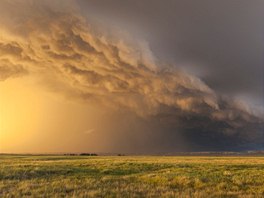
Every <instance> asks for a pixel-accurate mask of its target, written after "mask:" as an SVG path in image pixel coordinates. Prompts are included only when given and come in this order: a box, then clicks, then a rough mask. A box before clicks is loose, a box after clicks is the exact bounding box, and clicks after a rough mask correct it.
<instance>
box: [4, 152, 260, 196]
mask: <svg viewBox="0 0 264 198" xmlns="http://www.w3.org/2000/svg"><path fill="white" fill-rule="evenodd" d="M0 197H122V198H123V197H264V158H263V157H143V156H142V157H126V156H122V157H121V156H120V157H118V156H117V157H109V156H107V157H100V156H97V157H89V156H7V155H0Z"/></svg>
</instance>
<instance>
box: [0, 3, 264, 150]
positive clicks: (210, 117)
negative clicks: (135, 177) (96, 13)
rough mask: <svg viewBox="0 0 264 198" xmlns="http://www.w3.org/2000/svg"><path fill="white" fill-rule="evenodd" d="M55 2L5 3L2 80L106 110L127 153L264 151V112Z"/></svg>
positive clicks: (116, 138) (114, 141)
mask: <svg viewBox="0 0 264 198" xmlns="http://www.w3.org/2000/svg"><path fill="white" fill-rule="evenodd" d="M58 2H59V1H56V3H52V1H45V3H38V2H36V1H23V2H21V1H17V3H19V5H16V6H15V7H14V6H13V1H12V2H11V1H7V0H4V1H1V3H0V5H1V6H0V7H1V8H0V13H1V14H0V15H1V19H0V22H1V26H0V28H1V34H0V81H6V80H12V79H13V78H19V77H22V76H24V77H26V76H30V75H34V76H37V77H38V78H44V81H43V83H42V84H43V85H42V86H43V87H45V86H46V87H49V88H50V90H51V91H53V92H58V93H60V94H61V95H64V96H65V97H66V98H67V97H68V98H69V100H76V101H79V102H80V103H88V104H89V103H90V104H95V105H97V106H100V108H102V107H103V108H106V109H108V110H109V111H110V112H112V113H113V114H114V115H115V116H114V118H106V119H108V120H109V122H110V121H111V122H116V123H117V124H116V125H115V127H112V128H109V130H106V129H105V133H106V134H107V133H108V134H107V135H106V136H109V137H110V136H111V134H114V133H119V134H118V135H113V136H112V137H113V139H111V140H109V142H112V145H117V144H118V142H120V141H123V142H128V141H130V140H131V141H132V142H130V144H131V145H134V147H133V146H131V147H128V148H126V149H127V151H128V152H133V151H135V150H133V149H132V148H135V147H137V148H138V150H136V151H137V152H151V151H155V152H157V151H162V152H172V151H183V150H195V149H198V150H231V149H233V150H243V149H257V148H262V146H263V143H264V142H263V138H264V136H263V135H264V134H263V132H264V131H263V126H264V117H263V114H261V112H257V111H256V110H254V109H252V108H250V107H249V106H248V105H247V104H246V103H244V102H242V101H239V100H237V99H232V98H230V97H227V96H223V95H221V93H218V92H217V91H215V90H213V89H212V88H210V87H209V86H208V85H207V84H206V83H205V82H203V80H202V79H199V78H198V77H195V76H194V75H191V74H188V73H187V72H185V71H182V70H180V69H176V67H172V66H171V65H168V64H165V63H163V62H162V61H161V60H159V59H158V58H156V57H155V55H153V52H152V51H151V49H150V48H149V45H148V43H147V42H145V41H142V40H137V39H133V37H132V36H131V38H129V39H127V38H122V37H121V36H120V34H116V35H115V34H114V33H111V34H109V33H108V32H107V31H108V29H107V28H104V27H100V25H96V24H95V23H94V22H93V23H90V22H89V18H88V19H87V18H86V17H84V16H82V15H81V14H80V13H79V12H78V9H79V8H78V6H77V5H76V4H75V3H73V2H71V1H67V5H64V7H60V6H59V3H58ZM63 2H64V1H63ZM61 3H62V1H61ZM11 7H12V10H13V11H12V12H4V10H5V9H7V8H10V9H11ZM25 8H26V11H25ZM175 64H177V63H175ZM0 83H1V82H0ZM125 120H127V122H128V123H131V122H132V123H135V126H136V127H135V128H133V130H132V129H131V126H130V125H126V124H125ZM102 122H104V120H102ZM118 123H119V124H118ZM117 131H119V132H117ZM88 132H89V133H92V134H91V135H94V134H95V133H97V130H95V129H92V130H89V131H88ZM88 132H87V133H88ZM131 137H133V138H131ZM98 141H99V140H98ZM122 144H124V143H122ZM122 144H121V143H120V145H122ZM135 145H136V146H135ZM186 145H188V146H186ZM113 147H114V146H113ZM117 148H118V149H122V146H120V148H119V147H117ZM117 148H113V150H114V149H117Z"/></svg>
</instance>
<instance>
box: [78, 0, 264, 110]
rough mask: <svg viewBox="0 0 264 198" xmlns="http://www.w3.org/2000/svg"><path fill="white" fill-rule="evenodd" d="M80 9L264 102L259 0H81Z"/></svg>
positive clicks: (209, 79) (226, 88) (219, 86)
mask: <svg viewBox="0 0 264 198" xmlns="http://www.w3.org/2000/svg"><path fill="white" fill-rule="evenodd" d="M79 4H80V5H81V9H82V11H83V12H84V13H85V14H86V15H87V16H88V17H89V18H93V17H94V19H95V20H97V21H100V22H101V23H105V24H107V25H108V26H110V27H111V26H112V27H113V26H114V27H119V28H121V29H122V28H123V29H124V31H127V32H129V33H130V34H131V35H132V36H134V37H141V38H144V39H145V40H147V41H148V43H149V45H150V48H151V50H152V51H153V52H154V54H155V55H156V56H157V57H159V58H160V59H162V60H163V61H167V62H170V63H173V64H174V65H177V66H179V67H181V68H183V69H185V70H187V71H188V72H190V73H193V74H195V75H197V76H198V77H200V78H202V79H203V80H204V81H205V82H206V83H207V84H208V85H209V86H210V87H212V88H213V89H214V90H216V91H218V92H220V93H223V94H227V95H229V96H230V95H231V96H239V97H240V98H241V97H243V98H244V100H247V101H248V102H251V103H253V104H254V105H259V104H261V105H262V106H263V104H264V102H263V101H264V99H263V98H264V94H263V91H264V90H263V89H264V88H263V87H264V86H263V84H264V83H263V76H264V58H263V54H264V21H263V19H264V11H263V10H264V1H263V0H251V1H248V0H221V1H211V0H199V1H197V0H165V1H160V0H144V1H142V0H134V1H128V0H108V1H102V0H96V1H87V0H79Z"/></svg>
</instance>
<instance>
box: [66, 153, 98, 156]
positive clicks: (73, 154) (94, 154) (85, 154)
mask: <svg viewBox="0 0 264 198" xmlns="http://www.w3.org/2000/svg"><path fill="white" fill-rule="evenodd" d="M64 155H65V156H98V154H96V153H80V154H77V153H65V154H64Z"/></svg>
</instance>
